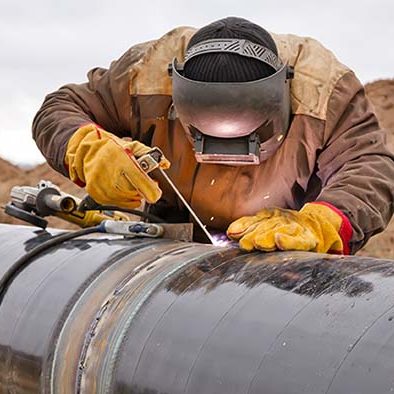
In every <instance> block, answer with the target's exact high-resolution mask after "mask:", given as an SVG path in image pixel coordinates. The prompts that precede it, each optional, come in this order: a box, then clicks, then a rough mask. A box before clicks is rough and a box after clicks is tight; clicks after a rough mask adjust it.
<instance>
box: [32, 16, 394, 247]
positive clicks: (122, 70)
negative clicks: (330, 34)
mask: <svg viewBox="0 0 394 394" xmlns="http://www.w3.org/2000/svg"><path fill="white" fill-rule="evenodd" d="M33 136H34V139H35V141H36V143H37V145H38V147H39V148H40V150H41V152H42V153H43V154H44V156H45V157H46V159H47V161H48V163H49V164H50V165H51V166H52V167H53V168H55V169H56V170H57V171H59V172H61V173H62V174H64V175H65V176H67V177H69V178H70V179H71V180H72V181H74V182H75V183H76V184H78V185H80V186H84V187H86V191H87V192H88V194H89V195H90V196H91V197H92V198H93V199H94V200H96V201H97V202H99V203H101V204H110V205H116V206H119V207H124V208H135V207H137V206H139V205H140V204H141V201H142V200H145V201H146V203H147V204H149V209H150V211H151V212H152V213H154V214H156V215H158V216H160V217H162V218H164V219H165V220H166V221H168V222H176V221H178V222H181V221H185V220H188V219H189V217H188V212H187V211H186V210H185V207H184V205H182V204H181V203H180V200H179V198H178V197H177V195H176V193H175V192H174V190H172V189H171V188H170V186H169V185H168V183H166V182H165V181H164V179H163V177H162V175H161V174H160V172H158V173H155V172H153V173H151V174H147V173H145V172H144V171H143V169H141V167H140V166H139V165H138V162H137V159H138V157H140V156H141V155H143V154H145V153H147V152H148V151H149V150H150V149H151V147H158V148H160V149H161V150H162V151H163V152H164V155H165V158H164V159H163V160H161V162H160V165H161V167H162V168H163V169H165V170H166V174H168V176H169V177H170V178H171V179H172V181H173V182H174V184H175V185H176V186H177V188H178V189H179V191H180V192H181V194H182V195H183V196H184V197H185V198H186V200H187V201H189V203H190V205H191V206H192V208H193V210H194V211H195V212H196V213H197V215H198V217H199V218H200V219H201V221H202V222H203V223H204V224H205V225H206V226H207V228H208V229H210V230H212V231H219V232H220V231H222V232H225V231H227V235H228V236H229V237H230V238H231V239H233V240H239V245H240V247H241V248H242V249H244V250H246V251H251V250H255V249H258V250H262V251H274V250H304V251H315V252H323V253H324V252H330V253H338V254H349V253H355V252H356V251H357V250H358V249H359V248H361V247H362V246H363V245H364V244H365V243H366V242H367V241H368V239H369V238H370V237H371V236H372V235H374V234H376V233H378V232H380V231H382V230H383V229H384V228H385V227H386V226H387V224H388V222H389V220H390V218H391V216H392V214H393V195H394V186H393V182H394V181H393V180H394V161H393V159H394V157H393V155H392V154H391V153H390V152H389V150H388V149H387V146H386V145H385V138H386V137H385V131H384V130H382V129H381V128H380V127H379V124H378V121H377V118H376V116H375V114H374V112H373V108H372V107H371V104H370V102H369V101H368V99H367V98H366V96H365V92H364V88H363V85H362V84H361V83H360V81H359V80H358V79H357V77H356V76H355V74H354V73H353V71H351V70H350V69H349V68H348V67H346V66H345V65H343V64H341V63H340V62H339V61H338V60H337V59H336V57H335V56H334V54H333V53H332V52H331V51H329V50H328V49H326V48H325V47H324V46H323V45H321V44H320V43H319V42H318V41H316V40H314V39H312V38H308V37H299V36H296V35H287V34H285V35H283V34H274V33H269V32H268V31H266V30H265V29H264V28H262V27H261V26H259V25H256V24H254V23H252V22H250V21H247V20H245V19H241V18H237V17H228V18H225V19H221V20H218V21H215V22H213V23H211V24H209V25H207V26H205V27H202V28H200V29H198V30H197V29H194V28H189V27H180V28H176V29H174V30H172V31H170V32H169V33H167V34H165V35H164V36H163V37H161V38H160V39H158V40H153V41H149V42H145V43H142V44H138V45H135V46H133V47H131V48H130V49H129V50H128V51H127V52H126V53H125V54H124V55H123V56H121V57H120V58H119V59H118V60H116V61H114V62H113V63H112V64H111V65H110V67H109V68H108V69H104V68H94V69H93V70H91V71H90V72H89V73H88V81H87V82H86V83H82V84H69V85H66V86H63V87H61V88H60V89H59V90H58V91H56V92H54V93H51V94H49V95H48V96H47V97H46V98H45V101H44V103H43V105H42V107H41V109H40V110H39V112H38V113H37V115H36V117H35V119H34V123H33ZM170 163H171V166H170Z"/></svg>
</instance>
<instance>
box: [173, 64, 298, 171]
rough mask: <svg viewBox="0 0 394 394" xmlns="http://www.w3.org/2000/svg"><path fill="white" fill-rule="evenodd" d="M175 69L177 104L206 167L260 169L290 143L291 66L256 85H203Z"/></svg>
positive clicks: (174, 93) (197, 156) (174, 81)
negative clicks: (284, 142) (284, 143)
mask: <svg viewBox="0 0 394 394" xmlns="http://www.w3.org/2000/svg"><path fill="white" fill-rule="evenodd" d="M182 72H183V65H182V64H179V63H177V60H176V59H174V60H173V62H172V66H171V74H172V82H173V102H174V106H175V110H176V113H177V116H178V117H179V120H180V121H181V123H182V125H183V127H184V128H185V131H186V133H187V134H188V136H189V137H190V139H191V140H192V141H193V143H194V148H195V151H196V158H197V160H198V161H200V162H205V163H222V164H225V163H227V164H258V163H259V162H260V161H262V160H264V159H265V158H266V157H267V156H269V155H270V154H271V153H272V152H273V151H274V150H276V149H277V147H278V146H279V145H280V143H281V142H282V140H283V138H284V137H285V135H286V133H287V130H288V127H289V119H290V112H291V111H290V90H289V89H290V88H289V85H290V83H289V79H290V78H291V77H292V70H291V69H290V68H289V67H288V66H287V65H282V64H280V66H279V67H278V70H277V71H276V72H275V73H274V74H272V75H270V76H268V77H266V78H263V79H259V80H255V81H250V82H202V81H194V80H190V79H188V78H186V77H184V76H183V75H182Z"/></svg>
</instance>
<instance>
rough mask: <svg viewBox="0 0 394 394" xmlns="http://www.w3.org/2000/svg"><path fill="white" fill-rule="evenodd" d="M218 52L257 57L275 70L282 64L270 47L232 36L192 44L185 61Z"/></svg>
mask: <svg viewBox="0 0 394 394" xmlns="http://www.w3.org/2000/svg"><path fill="white" fill-rule="evenodd" d="M218 52H222V53H235V54H237V55H241V56H245V57H251V58H254V59H257V60H260V61H262V62H264V63H266V64H268V65H269V66H271V67H272V68H273V69H274V70H275V71H278V70H279V69H280V68H281V67H282V65H283V64H282V62H281V61H280V60H279V58H278V56H276V55H275V53H274V52H272V51H271V50H270V49H268V48H266V47H263V46H262V45H259V44H255V43H253V42H251V41H248V40H238V39H233V38H220V39H219V38H218V39H212V40H205V41H201V42H199V43H198V44H196V45H193V46H192V47H190V48H189V49H188V50H187V52H186V54H185V63H186V62H187V61H188V60H190V59H191V58H193V57H195V56H198V55H203V54H205V53H218Z"/></svg>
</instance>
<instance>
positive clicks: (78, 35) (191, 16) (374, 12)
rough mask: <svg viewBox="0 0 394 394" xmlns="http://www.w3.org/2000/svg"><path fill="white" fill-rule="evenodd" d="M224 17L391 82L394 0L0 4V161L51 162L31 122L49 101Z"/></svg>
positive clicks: (42, 0) (364, 76) (35, 0)
mask: <svg viewBox="0 0 394 394" xmlns="http://www.w3.org/2000/svg"><path fill="white" fill-rule="evenodd" d="M226 16H240V17H243V18H246V19H249V20H251V21H253V22H255V23H257V24H259V25H261V26H263V27H264V28H266V29H267V30H269V31H272V32H275V33H293V34H298V35H303V36H311V37H314V38H317V39H318V40H319V41H321V42H322V43H323V44H324V45H325V46H326V47H328V48H329V49H331V50H332V51H333V52H334V53H335V54H336V56H337V57H338V58H339V60H340V61H341V62H342V63H345V64H346V65H348V66H349V67H351V68H352V69H353V70H354V71H355V72H356V74H357V75H358V77H359V78H360V79H361V81H362V82H364V83H366V82H371V81H374V80H377V79H382V78H394V49H393V48H394V45H393V40H394V23H393V21H394V1H393V0H368V1H367V0H357V1H356V0H348V1H346V0H330V1H320V2H319V1H316V0H305V1H303V0H299V1H295V0H292V1H290V0H281V1H266V0H242V1H241V0H220V1H219V0H193V1H190V2H188V1H187V0H183V1H180V0H164V1H163V0H162V1H159V0H149V1H133V0H128V1H126V0H111V1H92V0H30V1H26V0H25V1H16V0H10V1H9V0H0V157H3V158H6V159H7V160H10V161H12V162H13V163H16V164H36V163H40V162H43V161H44V160H45V159H44V158H43V156H42V155H41V154H40V152H39V150H38V149H37V147H36V145H35V143H34V141H33V140H32V138H31V123H32V120H33V117H34V115H35V113H36V112H37V111H38V109H39V108H40V106H41V103H42V101H43V99H44V97H45V95H46V94H48V93H50V92H52V91H54V90H56V89H58V88H59V87H60V86H62V85H64V84H67V83H81V82H84V81H85V77H86V73H87V71H88V70H89V69H91V68H93V67H96V66H100V67H108V65H109V63H110V62H111V61H112V60H114V59H116V58H118V57H120V56H121V54H122V53H123V52H124V51H126V50H127V49H128V48H129V47H130V46H131V45H133V44H136V43H139V42H143V41H146V40H151V39H155V38H159V37H160V36H162V35H163V34H165V33H166V32H167V31H169V30H171V29H172V28H174V27H176V26H194V27H197V28H198V27H201V26H204V25H206V24H208V23H210V22H212V21H214V20H216V19H220V18H223V17H226Z"/></svg>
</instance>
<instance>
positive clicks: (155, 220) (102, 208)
mask: <svg viewBox="0 0 394 394" xmlns="http://www.w3.org/2000/svg"><path fill="white" fill-rule="evenodd" d="M96 210H100V211H120V212H126V213H131V214H132V215H136V216H139V217H143V218H145V219H149V220H151V221H152V222H153V223H164V220H163V219H161V218H159V217H158V216H156V215H153V214H151V213H148V212H144V211H139V210H137V209H129V208H119V207H117V206H115V205H99V204H97V205H96V206H95V207H94V208H91V209H86V208H85V209H84V211H96Z"/></svg>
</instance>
